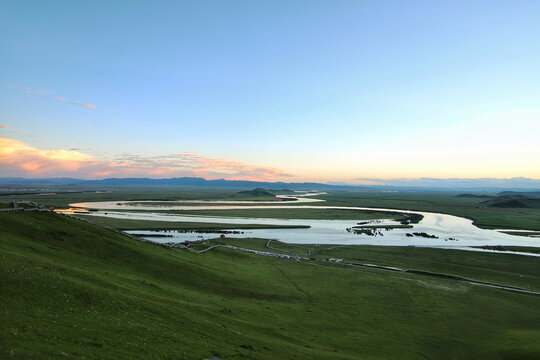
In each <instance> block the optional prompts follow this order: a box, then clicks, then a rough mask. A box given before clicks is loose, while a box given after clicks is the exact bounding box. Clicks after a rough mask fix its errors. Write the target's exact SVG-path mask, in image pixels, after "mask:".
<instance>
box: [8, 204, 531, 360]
mask: <svg viewBox="0 0 540 360" xmlns="http://www.w3.org/2000/svg"><path fill="white" fill-rule="evenodd" d="M254 241H255V240H252V241H251V242H254ZM248 243H250V240H246V244H248ZM366 249H368V251H367V252H366V254H365V255H362V251H361V249H360V248H358V249H357V250H355V251H356V253H355V257H356V258H359V259H360V260H362V258H367V257H368V258H369V259H371V260H373V261H377V260H378V259H379V260H381V259H384V261H385V262H392V258H393V256H395V257H396V258H399V259H400V262H401V263H405V265H406V263H409V264H413V263H418V264H423V266H425V267H426V268H428V269H431V270H439V266H441V265H440V264H444V263H446V262H450V263H452V264H454V265H453V266H455V267H456V269H455V271H456V272H457V271H459V270H460V269H465V270H467V271H470V272H471V273H472V274H475V271H474V270H475V269H481V268H482V266H484V265H482V264H487V263H490V262H491V263H497V262H499V263H500V265H499V266H498V267H497V265H496V264H495V265H490V266H492V267H493V270H492V276H494V277H496V278H497V277H498V276H501V278H505V279H509V280H508V281H512V280H511V279H512V278H513V277H516V278H518V277H519V275H521V276H524V278H520V279H522V280H521V281H526V279H527V277H528V276H537V274H532V273H534V272H535V271H536V269H537V268H538V261H539V259H537V258H532V257H531V258H529V257H523V258H522V257H519V256H515V255H502V254H479V253H467V252H462V251H454V250H452V251H444V250H436V249H425V250H429V251H426V252H423V251H422V249H417V250H416V251H413V252H411V253H409V254H407V253H399V254H398V253H395V252H394V253H393V252H392V251H389V252H386V251H385V249H384V248H378V250H376V251H373V250H369V249H373V248H366ZM338 250H339V251H340V252H341V253H342V254H345V255H346V254H347V252H346V251H345V250H346V248H343V247H340V248H339V249H338ZM325 251H327V252H328V255H331V254H332V253H331V251H332V250H331V249H325ZM453 259H454V260H453ZM456 259H458V260H456ZM455 264H459V266H458V265H455ZM477 264H478V265H477ZM498 274H499V275H498ZM507 275H512V276H507ZM518 285H523V284H518ZM0 289H1V292H0V303H1V304H2V306H1V307H0V324H1V325H0V357H3V358H9V359H62V358H66V359H68V358H69V359H83V358H84V359H204V358H211V357H218V358H220V359H295V358H296V359H395V358H400V359H418V358H430V359H450V358H454V359H455V358H484V359H487V358H489V359H503V358H508V359H510V358H520V359H526V358H529V359H533V358H538V357H540V325H539V324H540V297H538V296H534V295H526V294H516V293H510V292H506V291H502V290H497V289H489V288H482V287H477V286H473V285H469V284H465V283H460V282H456V281H452V280H448V279H435V278H430V277H425V276H420V275H412V274H401V273H391V272H385V271H380V270H376V269H363V268H351V267H345V266H341V265H339V264H332V263H328V262H301V261H295V260H285V259H276V258H269V257H263V256H257V255H253V254H248V253H243V252H238V251H235V250H231V249H225V248H216V249H214V250H212V251H209V252H206V253H203V254H196V253H190V252H187V251H185V250H181V249H171V248H166V247H162V246H158V245H154V244H150V243H144V242H139V241H137V240H133V239H131V238H128V237H125V236H123V235H120V234H117V233H114V232H112V231H108V230H105V229H101V228H98V227H96V226H93V225H91V224H87V223H85V222H82V221H78V220H74V219H71V218H68V217H64V216H60V215H56V214H53V213H30V212H27V213H0Z"/></svg>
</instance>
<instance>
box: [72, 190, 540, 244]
mask: <svg viewBox="0 0 540 360" xmlns="http://www.w3.org/2000/svg"><path fill="white" fill-rule="evenodd" d="M321 194H322V193H305V194H300V195H294V196H291V195H278V197H279V198H280V199H279V200H275V201H247V200H245V201H228V200H178V201H159V205H156V203H157V202H156V201H107V202H88V203H75V204H70V206H72V207H75V208H86V209H97V211H92V212H90V213H89V215H91V216H105V217H111V218H118V219H132V220H154V221H171V222H205V223H220V224H264V225H304V226H309V228H297V229H286V228H284V229H253V230H251V229H250V230H240V232H241V233H238V234H227V236H228V237H257V238H265V239H276V240H280V241H284V242H288V243H297V244H340V245H341V244H342V245H386V246H425V247H448V248H454V249H467V250H473V248H471V247H473V246H484V245H491V246H494V245H503V246H504V245H506V246H532V247H540V238H535V237H525V236H517V235H509V234H505V233H502V232H500V231H498V230H486V229H480V228H478V227H476V226H474V225H473V224H472V221H471V220H469V219H465V218H462V217H458V216H453V215H447V214H441V213H432V212H423V211H411V210H405V209H404V210H398V209H384V208H371V207H343V206H314V205H299V204H307V203H313V202H322V201H324V200H322V199H315V198H312V196H316V195H321ZM310 196H311V197H310ZM284 200H295V201H284ZM163 204H166V205H163ZM261 204H264V205H261ZM269 208H271V209H285V208H288V209H307V208H317V209H351V210H375V211H392V212H402V213H416V214H421V215H423V216H424V218H423V219H422V220H421V221H420V223H418V224H414V227H413V228H408V229H407V228H401V229H399V228H398V229H388V230H385V229H381V230H380V231H378V234H377V235H375V236H373V235H366V234H354V233H352V232H349V231H347V229H348V228H351V227H353V226H357V223H358V222H360V221H362V222H363V220H357V221H355V220H305V219H265V218H246V217H224V216H200V215H177V214H167V213H162V212H155V211H156V210H227V209H254V211H256V209H269ZM111 210H112V211H111ZM122 210H139V211H137V212H133V211H122ZM397 224H398V223H397V222H395V221H392V220H386V219H381V220H378V221H375V222H374V224H373V225H377V226H381V225H397ZM127 232H131V233H137V234H148V235H149V237H148V239H151V240H152V241H157V242H183V241H193V240H201V239H208V238H215V237H216V236H217V235H216V233H185V232H179V231H174V230H170V231H158V232H157V233H160V234H162V235H167V237H153V236H151V235H155V234H156V231H140V230H137V231H127ZM413 232H416V233H426V234H429V235H434V236H436V238H426V237H422V236H407V233H413ZM143 237H144V236H143Z"/></svg>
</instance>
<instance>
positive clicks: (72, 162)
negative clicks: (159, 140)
mask: <svg viewBox="0 0 540 360" xmlns="http://www.w3.org/2000/svg"><path fill="white" fill-rule="evenodd" d="M0 171H1V173H2V174H3V176H39V177H45V176H70V177H81V178H103V177H154V178H165V177H181V176H196V177H204V178H207V179H217V178H224V179H229V180H257V181H279V180H282V179H284V178H287V177H290V176H291V175H289V174H286V173H284V172H283V171H282V170H280V169H277V168H272V167H266V166H258V165H252V164H248V163H245V162H241V161H236V160H230V159H213V158H208V157H205V156H201V155H198V154H193V153H180V154H172V155H165V156H150V157H144V156H140V155H134V154H122V155H121V156H118V157H117V158H115V159H113V160H103V159H97V158H95V157H93V156H91V155H88V154H85V153H82V152H80V151H76V150H41V149H37V148H35V147H33V146H30V145H28V144H26V143H24V142H22V141H18V140H13V139H8V138H0Z"/></svg>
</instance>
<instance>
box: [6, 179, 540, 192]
mask: <svg viewBox="0 0 540 360" xmlns="http://www.w3.org/2000/svg"><path fill="white" fill-rule="evenodd" d="M358 180H364V179H358ZM369 180H370V181H371V182H376V183H377V185H354V184H343V183H339V184H335V183H334V184H331V183H328V184H323V183H315V182H303V183H298V182H296V183H295V182H291V183H286V182H264V181H245V180H225V179H217V180H206V179H204V178H198V177H181V178H170V179H149V178H108V179H101V180H86V179H74V178H19V177H0V185H4V186H6V185H10V186H88V187H109V186H163V187H206V188H232V189H253V188H265V189H270V190H279V189H284V188H287V189H291V190H330V189H366V190H392V189H396V190H397V189H400V190H446V191H450V190H456V191H462V190H472V191H492V192H498V191H503V190H507V191H510V190H517V191H520V190H528V191H531V192H532V191H540V180H536V179H529V178H523V177H519V178H511V179H494V178H482V179H458V178H456V179H435V178H419V179H393V180H383V179H381V180H373V179H369Z"/></svg>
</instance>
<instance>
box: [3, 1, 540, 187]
mask: <svg viewBox="0 0 540 360" xmlns="http://www.w3.org/2000/svg"><path fill="white" fill-rule="evenodd" d="M539 14H540V2H537V1H512V2H510V1H474V2H470V1H452V2H448V1H444V2H443V1H229V2H224V1H196V2H195V1H194V2H180V1H156V2H142V1H140V2H137V1H94V2H73V1H53V2H43V1H24V2H23V1H20V2H11V3H9V4H5V5H4V9H3V11H2V13H1V14H0V34H1V35H0V49H1V51H2V54H3V55H2V56H1V57H0V84H1V85H2V86H0V124H3V125H4V127H3V128H1V129H0V131H1V132H0V136H3V138H4V139H5V140H4V141H5V143H4V145H3V146H4V148H8V146H11V147H12V148H16V149H19V150H16V151H15V150H13V151H10V152H9V153H8V152H7V151H5V156H4V158H5V159H4V160H2V157H0V165H1V166H2V167H0V169H3V171H2V172H4V173H5V174H8V175H33V176H50V175H52V174H53V173H54V174H59V175H70V176H77V175H79V176H84V177H99V176H100V175H103V176H105V175H111V176H124V175H126V176H127V175H128V174H129V175H134V174H135V175H139V174H145V173H147V172H148V171H149V169H150V170H152V171H155V173H152V175H153V176H158V177H159V176H183V175H200V176H206V177H214V178H215V177H227V178H261V179H275V180H277V179H281V177H283V179H294V180H316V181H347V182H354V181H356V180H355V179H366V178H368V179H370V178H374V179H375V178H376V179H380V178H383V179H385V178H401V177H408V178H415V177H422V176H428V177H513V176H528V177H533V178H540V145H538V143H540V142H538V141H537V140H536V138H537V137H539V135H540V125H539V124H540V81H538V79H540V41H538V40H539V39H540V21H538V19H539ZM85 104H86V106H85ZM14 144H15V145H14ZM20 149H26V150H24V151H23V150H20ZM30 149H33V150H30ZM40 151H41V153H43V151H49V152H50V151H53V153H54V151H63V152H64V154H68V153H67V152H70V151H71V152H72V153H71V155H72V156H73V158H75V159H77V161H90V162H91V163H92V164H91V167H92V169H94V170H93V171H94V172H92V171H90V170H89V166H86V165H88V164H86V165H85V164H79V165H77V166H75V167H73V166H71V165H73V164H71V165H70V166H67V165H66V166H64V165H65V164H64V165H62V164H59V165H58V166H55V165H54V164H52V163H51V164H49V163H47V164H49V165H47V166H41V167H40V166H38V167H35V166H34V167H33V166H29V167H28V168H29V169H34V170H32V171H28V170H25V169H24V168H22V169H21V168H20V167H17V163H20V161H21V159H22V160H25V159H26V161H28V162H30V163H32V164H34V165H35V163H36V162H37V163H39V161H49V162H50V161H51V159H49V158H46V159H41V160H40V158H39V157H37V158H36V156H43V155H39V154H40ZM185 153H189V154H194V156H196V157H197V159H205V160H199V161H198V162H195V163H193V162H190V163H189V164H185V163H180V164H178V166H175V164H173V162H174V156H173V157H171V156H172V155H175V154H185ZM54 154H56V153H54ZM80 154H84V155H88V156H89V157H84V156H82V155H80ZM66 156H67V155H66ZM81 156H82V157H81ZM67 157H68V158H69V156H67ZM83 158H84V159H85V160H81V159H83ZM90 158H91V160H89V159H90ZM160 159H167V160H166V162H165V163H164V162H163V160H160ZM516 159H518V160H516ZM64 160H66V159H63V160H62V161H64ZM217 160H222V161H221V163H220V162H216V161H217ZM2 161H3V162H2ZM178 161H180V162H181V161H184V160H178ZM2 164H3V165H2ZM216 164H221V165H217V167H216V168H214V169H213V168H212V166H216ZM238 164H242V165H241V166H240V165H238ZM118 165H119V166H118ZM115 167H117V168H118V169H117V171H116V170H113V169H114V168H115ZM98 168H99V169H101V168H104V169H105V170H103V169H102V171H97V170H95V169H98ZM161 168H164V169H163V171H162V172H160V171H159V169H161ZM239 168H241V169H242V170H239ZM267 168H268V169H272V170H270V171H268V172H265V171H263V170H261V169H267ZM35 169H37V170H35ZM73 169H75V170H73ZM250 169H259V171H257V170H254V171H253V172H252V173H250Z"/></svg>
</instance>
